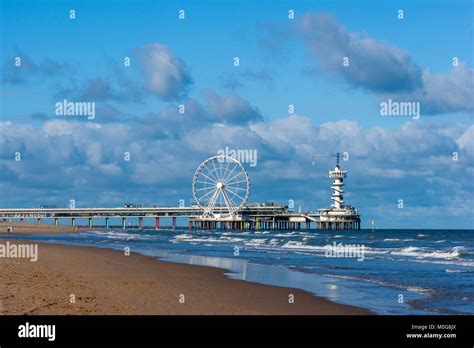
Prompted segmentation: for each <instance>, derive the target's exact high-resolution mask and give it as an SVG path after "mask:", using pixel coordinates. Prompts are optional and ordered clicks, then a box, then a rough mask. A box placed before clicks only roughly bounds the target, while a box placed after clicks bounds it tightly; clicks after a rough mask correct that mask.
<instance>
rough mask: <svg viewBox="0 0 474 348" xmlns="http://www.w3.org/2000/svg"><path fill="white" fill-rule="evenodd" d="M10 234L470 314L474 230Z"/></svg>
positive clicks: (379, 307)
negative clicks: (129, 252) (140, 255)
mask: <svg viewBox="0 0 474 348" xmlns="http://www.w3.org/2000/svg"><path fill="white" fill-rule="evenodd" d="M9 237H10V238H11V237H12V236H11V235H10V236H9ZM4 238H7V237H6V236H4ZM15 238H17V239H27V240H36V241H41V242H49V243H59V244H68V245H81V246H92V247H98V248H110V249H117V250H128V249H126V248H129V249H130V251H132V252H136V253H139V254H143V255H148V256H154V257H156V258H159V259H160V260H163V261H169V262H179V263H186V264H194V265H204V266H211V267H218V268H222V269H225V270H226V276H228V277H230V278H234V279H241V280H244V281H248V282H256V283H262V284H270V285H277V286H284V287H290V288H298V289H303V290H306V291H308V292H311V293H313V294H315V295H317V296H321V297H325V298H327V299H329V300H331V301H334V302H338V303H343V304H349V305H355V306H359V307H364V308H367V309H369V310H371V311H373V312H375V313H378V314H384V315H404V314H418V315H420V314H421V315H423V314H439V315H443V314H474V230H389V229H386V230H380V229H378V230H360V231H355V230H354V231H322V230H295V231H291V230H290V231H281V230H260V231H242V230H238V231H234V230H196V229H193V230H190V229H175V230H154V229H143V230H138V229H129V230H122V229H116V230H97V231H95V230H90V231H86V232H81V233H74V234H62V235H60V234H49V235H34V234H32V235H16V236H15ZM39 257H41V250H40V251H39Z"/></svg>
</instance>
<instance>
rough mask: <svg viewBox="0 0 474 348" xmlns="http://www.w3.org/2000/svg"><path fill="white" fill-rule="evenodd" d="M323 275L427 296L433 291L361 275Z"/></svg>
mask: <svg viewBox="0 0 474 348" xmlns="http://www.w3.org/2000/svg"><path fill="white" fill-rule="evenodd" d="M323 275H324V276H327V277H334V278H340V279H345V280H355V281H363V282H367V283H371V284H377V285H382V286H386V287H390V288H397V289H404V290H407V291H410V292H415V293H417V294H420V295H425V296H429V295H431V294H432V293H433V292H434V291H433V290H432V289H428V288H422V287H420V286H411V285H401V284H398V283H397V284H395V283H391V282H387V281H383V280H376V279H368V278H363V277H356V276H347V275H335V274H323Z"/></svg>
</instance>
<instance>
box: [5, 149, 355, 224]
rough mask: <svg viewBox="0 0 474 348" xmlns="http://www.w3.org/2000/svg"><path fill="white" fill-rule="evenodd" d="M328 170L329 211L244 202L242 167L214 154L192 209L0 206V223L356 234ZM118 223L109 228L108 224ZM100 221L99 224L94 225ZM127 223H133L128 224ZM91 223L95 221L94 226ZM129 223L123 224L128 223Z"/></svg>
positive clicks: (339, 182)
mask: <svg viewBox="0 0 474 348" xmlns="http://www.w3.org/2000/svg"><path fill="white" fill-rule="evenodd" d="M331 156H335V157H337V164H336V167H335V168H334V169H333V170H331V171H329V176H330V177H331V178H332V179H333V180H334V181H333V184H332V186H331V189H332V190H333V193H332V197H331V199H332V200H333V204H332V205H331V207H329V208H322V209H319V210H318V211H317V212H311V211H307V212H301V211H293V210H291V209H289V207H288V206H285V205H279V204H274V203H261V204H247V200H248V197H249V194H250V180H249V176H248V174H247V172H246V171H245V169H244V168H243V166H242V165H241V164H240V163H239V162H238V161H237V160H235V159H234V158H231V157H225V156H214V157H211V158H209V159H207V160H205V161H204V162H203V163H201V165H200V166H199V167H198V169H197V170H196V173H195V174H194V177H193V186H192V190H193V196H194V201H195V202H196V205H192V206H190V207H181V206H180V207H155V206H153V207H141V206H129V205H126V206H124V207H116V208H80V207H74V208H55V207H41V208H0V219H1V220H4V221H12V220H17V221H23V220H25V219H29V220H31V219H36V221H37V223H38V224H41V223H42V220H43V219H51V220H52V221H54V224H56V225H59V224H60V223H61V225H64V224H65V223H68V224H70V225H71V226H72V227H78V226H77V220H78V219H82V220H84V219H85V220H86V221H87V225H86V226H87V227H89V228H93V227H105V228H122V229H127V228H139V229H144V228H154V229H171V230H174V229H178V228H180V229H182V228H188V229H201V230H210V229H231V230H299V229H318V230H359V229H360V215H359V213H358V211H357V209H355V208H354V207H352V206H351V205H347V204H345V202H344V199H343V193H344V190H343V189H342V188H343V186H344V185H345V184H344V182H343V180H344V178H346V177H347V171H343V170H342V169H341V166H340V162H339V157H340V155H339V153H338V154H337V155H331ZM150 218H151V219H154V224H153V225H145V224H144V219H147V220H149V219H150ZM112 219H114V221H120V225H112V224H111V220H112ZM177 219H185V221H186V224H185V226H177V224H176V221H177ZM97 221H101V222H102V224H101V225H97V224H96V223H97ZM131 221H134V222H135V224H134V225H131ZM94 222H95V223H94ZM127 223H128V225H127Z"/></svg>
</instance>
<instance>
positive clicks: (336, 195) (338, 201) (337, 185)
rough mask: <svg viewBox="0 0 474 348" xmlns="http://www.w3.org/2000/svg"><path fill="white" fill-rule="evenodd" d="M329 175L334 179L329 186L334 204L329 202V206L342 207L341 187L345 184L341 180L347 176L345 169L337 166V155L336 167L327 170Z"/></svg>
mask: <svg viewBox="0 0 474 348" xmlns="http://www.w3.org/2000/svg"><path fill="white" fill-rule="evenodd" d="M329 177H330V178H333V179H334V182H333V183H332V186H331V188H332V190H333V192H332V196H331V199H332V200H333V201H334V204H331V207H333V208H335V209H342V208H344V198H343V196H342V194H343V193H344V190H343V189H342V187H343V186H344V185H345V184H344V182H343V180H344V178H345V177H347V171H345V170H341V168H340V167H339V157H338V158H337V165H336V168H334V169H333V170H331V171H329Z"/></svg>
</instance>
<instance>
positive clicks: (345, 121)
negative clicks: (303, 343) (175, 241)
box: [0, 0, 474, 228]
mask: <svg viewBox="0 0 474 348" xmlns="http://www.w3.org/2000/svg"><path fill="white" fill-rule="evenodd" d="M0 4H1V5H0V6H1V7H0V9H1V13H0V23H1V24H0V30H1V31H0V35H1V36H0V40H1V42H0V48H1V51H0V64H1V65H0V69H1V70H0V74H1V76H0V77H1V96H0V122H1V124H0V125H1V126H0V166H1V167H2V170H1V173H0V177H1V182H0V183H1V184H0V194H1V197H2V198H1V199H0V205H1V206H5V207H6V206H38V205H40V204H55V205H58V206H60V205H65V204H67V202H68V201H69V199H75V200H76V202H77V205H79V206H87V205H93V206H104V205H112V206H113V205H121V204H123V203H124V202H126V201H135V202H142V203H144V204H152V203H157V204H167V205H174V204H176V202H178V201H179V199H185V200H186V201H189V199H190V197H191V190H190V183H191V178H192V175H193V173H194V169H195V168H196V167H197V166H198V165H199V163H200V162H201V161H202V160H204V159H205V158H207V157H210V156H212V155H214V154H216V153H217V151H218V150H219V149H222V148H225V147H226V146H229V147H231V148H235V149H247V148H248V149H255V150H257V151H258V155H259V160H258V163H259V164H258V166H257V167H255V168H248V169H249V172H250V175H251V180H252V193H251V201H252V202H258V201H271V200H273V201H279V202H285V203H286V202H287V201H288V200H289V199H293V200H294V201H295V202H296V204H297V205H299V204H301V205H302V206H303V209H316V208H319V207H324V206H327V205H328V204H329V198H330V191H329V185H330V182H329V181H328V178H327V170H328V169H329V168H330V166H331V165H333V163H332V162H331V161H330V160H322V161H320V162H318V163H317V165H315V166H312V164H311V162H312V159H311V155H312V154H317V153H334V152H337V151H340V152H343V151H347V152H349V154H350V160H349V161H348V162H346V163H344V166H345V167H346V168H347V169H348V170H349V178H348V181H347V187H346V189H347V196H346V198H347V199H346V200H347V201H348V203H351V204H353V205H355V206H356V207H358V208H359V209H360V210H361V212H362V214H363V216H362V217H363V225H364V226H368V225H369V224H370V221H371V220H372V219H374V220H375V221H376V223H377V225H378V226H379V227H399V228H407V227H415V228H423V227H426V228H442V227H459V228H472V227H473V208H472V206H473V203H474V195H473V184H472V183H471V181H472V180H471V179H472V177H473V175H474V154H473V147H474V146H473V142H474V140H473V137H474V127H473V125H472V123H473V112H472V110H473V101H472V99H473V98H472V94H473V93H472V92H473V82H472V66H473V41H472V40H473V39H472V38H473V24H472V23H473V9H472V2H471V1H460V0H456V1H384V2H380V1H359V2H350V1H318V2H314V1H291V2H290V1H278V2H276V1H259V2H258V4H257V2H255V1H243V0H241V1H225V2H223V1H220V2H219V1H179V2H178V1H6V0H2V1H1V2H0ZM71 9H73V10H75V14H76V18H75V19H73V20H71V19H70V18H69V11H70V10H71ZM180 9H184V11H185V19H184V20H180V19H179V18H178V11H179V10H180ZM400 9H402V10H403V11H404V19H403V20H399V19H397V11H398V10H400ZM289 10H294V11H295V18H294V19H292V20H290V19H288V11H289ZM236 56H237V57H239V58H240V66H239V67H234V66H233V59H234V57H236ZM344 56H347V57H348V58H349V62H350V64H349V67H343V65H342V64H341V60H342V58H343V57H344ZM15 57H21V58H22V63H23V65H22V66H21V67H15V66H14V60H15ZM124 57H130V59H131V66H130V67H125V66H124V64H123V60H124ZM453 57H457V58H458V61H459V64H458V65H457V66H455V67H454V66H453ZM63 99H68V100H70V101H78V102H95V103H96V108H97V111H96V118H95V119H94V120H93V121H87V120H86V119H85V118H84V117H82V118H81V117H66V116H57V115H55V113H54V110H55V103H56V102H58V101H62V100H63ZM388 99H392V100H398V101H409V102H419V103H420V107H421V117H420V119H418V120H413V119H412V118H411V117H409V116H392V117H387V116H381V115H380V102H382V101H386V100H388ZM180 104H184V105H185V106H186V112H185V114H184V115H181V114H179V113H178V112H177V108H178V105H180ZM289 104H294V106H295V113H294V114H292V115H290V114H289V113H288V105H289ZM125 151H128V152H131V153H132V160H131V161H130V162H124V161H123V153H124V152H125ZM15 152H20V153H21V154H22V160H21V161H20V162H18V161H14V156H15ZM453 152H456V153H458V155H459V160H457V161H453V159H452V156H453V155H452V154H453ZM399 199H403V201H404V208H403V209H399V208H398V205H397V202H398V200H399Z"/></svg>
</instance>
